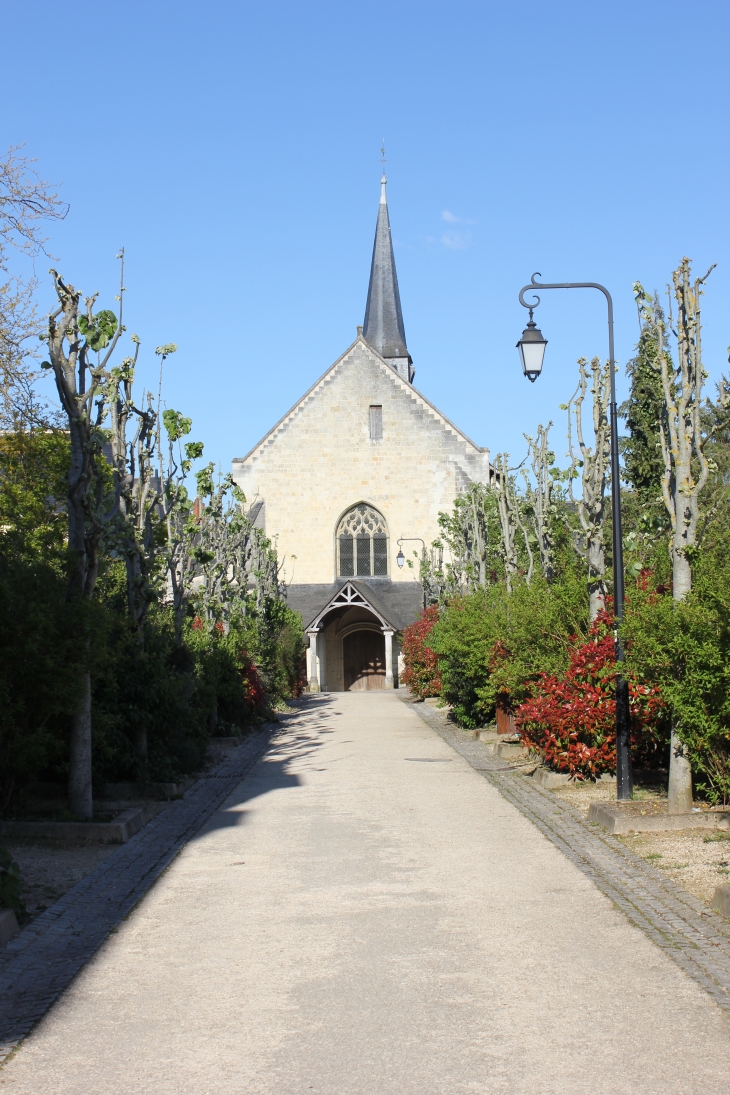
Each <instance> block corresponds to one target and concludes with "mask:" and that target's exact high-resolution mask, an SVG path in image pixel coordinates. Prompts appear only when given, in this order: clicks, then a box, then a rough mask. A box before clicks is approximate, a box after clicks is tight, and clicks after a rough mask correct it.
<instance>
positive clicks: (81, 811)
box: [44, 270, 123, 817]
mask: <svg viewBox="0 0 730 1095" xmlns="http://www.w3.org/2000/svg"><path fill="white" fill-rule="evenodd" d="M51 273H52V274H53V280H54V286H55V289H56V295H57V298H58V307H57V309H56V310H55V311H54V312H52V313H51V314H50V316H49V317H48V328H47V331H46V334H45V336H44V341H45V342H46V344H47V346H48V353H49V356H50V359H51V360H50V362H44V367H46V368H49V369H53V374H54V377H55V381H56V388H57V390H58V396H59V399H60V402H61V407H62V408H63V411H64V412H65V415H66V419H67V423H68V433H69V442H70V449H71V466H70V468H69V472H68V489H67V494H66V506H67V519H68V558H69V568H68V590H67V598H68V600H69V602H71V603H77V604H80V603H83V602H88V601H90V600H91V598H92V596H93V593H94V589H95V586H96V580H97V577H98V573H99V547H100V543H101V537H102V533H103V531H104V527H105V525H106V524H107V523H108V522H109V521H110V520H112V519H113V518H114V517H115V516H116V507H112V509H111V510H109V509H108V508H107V506H106V501H107V499H106V494H107V484H106V482H105V475H104V469H103V464H104V457H103V455H102V449H103V445H104V441H105V437H104V433H103V431H102V423H103V420H104V417H105V413H106V396H105V388H106V385H107V383H108V372H107V370H108V366H109V361H110V359H111V356H112V354H113V352H114V350H115V348H116V345H117V342H118V341H119V337H120V335H121V332H122V330H123V327H121V325H120V324H118V323H117V318H116V316H115V315H114V313H113V312H111V311H109V310H102V311H101V312H97V313H94V311H93V308H94V304H95V303H96V296H93V297H89V298H87V300H86V308H85V310H82V309H81V306H80V305H81V294H80V293H79V292H77V290H76V289H74V287H73V286H72V285H67V284H66V283H65V282H64V281H63V279H62V278H61V277H60V276H59V274H58V273H57V272H56V271H55V270H52V271H51ZM121 295H122V294H121V293H120V296H121ZM120 318H121V301H120ZM78 638H79V644H80V646H81V647H84V648H85V649H87V650H88V645H89V634H88V631H87V630H86V629H85V628H83V627H82V631H81V633H80V634H79V637H78ZM79 692H80V695H81V701H80V704H79V709H78V711H77V713H76V715H75V717H74V719H73V721H72V727H71V739H70V762H69V782H68V795H69V807H70V809H71V810H72V811H73V812H74V813H75V814H78V815H79V816H80V817H91V816H92V812H93V809H92V795H91V672H90V670H89V668H88V663H87V668H86V669H84V670H83V673H82V679H81V680H80V681H79Z"/></svg>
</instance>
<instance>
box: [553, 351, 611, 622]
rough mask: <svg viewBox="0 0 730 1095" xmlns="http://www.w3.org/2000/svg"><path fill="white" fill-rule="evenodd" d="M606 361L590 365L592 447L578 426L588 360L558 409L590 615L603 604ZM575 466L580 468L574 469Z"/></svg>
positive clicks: (608, 438)
mask: <svg viewBox="0 0 730 1095" xmlns="http://www.w3.org/2000/svg"><path fill="white" fill-rule="evenodd" d="M609 369H610V365H609V362H605V363H604V364H601V362H600V360H599V358H597V357H594V358H593V360H592V361H591V364H590V371H591V376H590V395H591V397H592V407H591V411H592V423H593V435H594V444H593V446H592V447H591V446H590V445H588V444H587V442H586V440H585V434H584V430H583V404H584V402H585V399H586V393H587V392H588V391H589V388H588V382H589V376H588V362H587V361H586V359H585V358H584V357H582V358H580V359H579V361H578V370H579V373H578V376H579V379H578V387H577V388H576V390H575V392H574V393H573V395H572V396H571V398H570V400H569V401H568V403H567V404H564V405H563V409H564V410H567V412H568V456H569V458H570V470H569V472H568V494H569V497H570V500H571V502H573V503H574V505H575V506H576V509H577V512H578V519H579V521H580V526H581V530H582V536H580V537H579V540H578V542H577V543H576V547H577V548H578V551H579V554H580V555H581V556H582V557H583V558H584V559H585V561H586V564H587V567H588V593H589V597H590V616H591V620H595V619H596V617H597V616H598V614H599V612H602V611H603V609H604V608H605V605H606V579H605V576H606V556H605V540H604V537H605V524H606V505H605V497H606V478H607V473H608V468H609V462H610V457H611V430H610V426H609V421H608V405H609V400H610V391H611V374H610V372H609ZM574 416H575V434H576V439H577V443H578V452H579V455H578V454H576V452H575V450H574V448H573V417H574ZM578 469H580V472H579V471H578ZM579 475H580V479H581V487H582V491H581V496H580V498H576V497H575V495H574V493H573V481H574V479H576V478H578V476H579Z"/></svg>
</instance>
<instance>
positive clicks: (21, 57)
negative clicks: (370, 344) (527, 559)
mask: <svg viewBox="0 0 730 1095" xmlns="http://www.w3.org/2000/svg"><path fill="white" fill-rule="evenodd" d="M3 29H4V37H5V40H6V43H7V42H12V43H14V48H13V49H12V50H6V53H5V56H4V65H3V69H2V71H1V72H0V81H1V82H2V97H1V99H0V102H2V104H3V106H2V108H1V113H0V118H1V125H0V130H1V132H0V143H2V144H3V145H4V146H7V145H9V144H20V143H22V142H25V144H26V151H27V153H28V154H29V155H32V156H35V157H37V159H38V161H39V164H38V166H39V170H40V172H41V173H42V174H43V175H44V176H45V177H47V178H50V179H52V180H53V181H54V182H58V183H59V184H61V187H60V192H61V194H62V196H63V197H64V198H65V199H66V200H67V201H68V202H70V205H71V211H70V213H69V216H68V218H67V219H66V221H65V222H64V223H63V224H60V225H58V226H55V227H54V230H53V233H52V240H51V247H52V250H53V252H54V254H55V255H56V256H58V258H59V264H58V265H59V269H60V270H61V271H62V272H63V273H64V274H65V276H66V277H67V278H68V279H70V280H71V281H72V282H73V283H74V284H75V285H76V286H77V287H80V288H82V289H83V290H84V292H93V291H96V290H100V292H101V298H100V299H101V300H103V301H105V302H106V303H107V304H109V303H111V302H112V301H113V296H114V293H115V291H116V288H115V285H116V278H117V270H116V263H115V255H116V253H117V251H118V249H119V247H120V246H122V245H123V246H124V247H125V249H126V255H127V285H128V292H127V294H126V303H125V308H126V316H125V319H126V322H127V326H128V330H129V332H130V333H131V332H132V331H137V332H138V333H139V335H140V337H141V338H142V342H143V361H145V362H146V363H145V364H144V365H143V368H142V369H141V371H140V377H141V379H142V380H143V381H144V382H147V383H149V382H151V381H152V377H153V374H154V363H153V350H154V347H155V346H156V345H159V344H160V343H164V342H169V341H175V342H177V343H178V345H179V351H178V353H177V354H176V355H175V357H174V358H172V359H171V363H170V367H169V370H168V374H167V380H166V385H165V400H166V402H167V404H168V405H170V406H174V407H176V408H177V409H179V410H182V411H184V412H185V413H186V414H189V415H192V417H193V419H194V431H193V432H194V436H195V437H196V438H198V439H200V440H203V441H204V442H205V445H206V455H207V456H208V457H209V458H211V459H214V460H216V461H217V462H219V463H220V464H221V465H222V466H223V467H224V468H225V469H228V467H229V466H230V461H231V459H232V458H233V457H234V456H241V455H243V454H244V453H246V452H247V451H248V450H249V449H250V448H251V446H252V445H253V444H254V443H255V442H256V441H257V440H258V439H259V437H261V436H262V435H263V434H264V433H265V432H266V431H267V429H268V428H269V427H270V426H272V425H273V424H274V422H275V421H276V420H277V419H278V418H279V417H280V416H281V415H282V414H283V413H284V412H285V411H286V410H287V409H288V408H289V407H290V406H291V404H293V403H294V402H295V401H296V399H297V398H298V397H299V396H300V395H301V394H303V392H304V391H305V390H306V389H307V388H308V387H309V386H310V385H311V384H312V383H313V381H314V380H315V379H316V378H317V377H318V376H319V375H320V374H321V373H322V372H324V370H325V369H326V368H327V367H328V366H329V365H330V364H331V363H332V361H334V360H335V359H336V358H337V357H338V356H339V354H340V353H342V352H343V351H344V350H345V349H346V348H347V346H348V345H349V344H350V342H351V341H352V339H353V338H354V335H355V327H356V325H357V324H358V323H362V321H363V314H364V310H365V298H366V293H367V283H368V274H369V264H370V255H371V250H372V240H373V233H374V229H375V218H376V212H377V202H378V195H379V186H378V180H379V176H380V164H379V152H378V149H379V145H380V141H381V138H383V137H384V138H385V141H386V148H387V158H388V163H387V173H388V179H389V186H388V191H389V203H390V215H391V223H392V228H393V237H394V246H395V254H396V262H397V266H398V276H399V281H400V287H401V296H402V302H403V312H404V318H405V325H406V334H407V337H408V345H409V348H410V351H411V354H412V356H413V359H414V363H415V365H416V368H417V375H416V385H417V387H419V388H420V389H421V390H422V391H423V392H424V394H425V395H426V396H427V397H428V398H429V399H431V400H432V401H433V402H434V403H436V405H437V406H439V407H440V408H441V409H442V410H443V411H444V413H445V414H447V415H448V416H449V417H450V418H452V419H453V420H454V421H455V422H456V423H457V424H458V425H459V426H461V427H462V429H464V430H465V432H466V433H468V434H469V435H470V436H471V437H472V438H473V439H474V440H475V441H476V442H477V443H478V444H481V445H488V446H489V447H490V449H491V450H492V452H493V453H496V452H498V451H503V450H507V451H509V452H510V453H512V454H513V455H514V456H520V457H521V455H522V453H523V450H524V441H523V439H522V433H523V431H527V432H532V431H533V430H534V428H535V426H536V425H537V423H538V422H545V421H547V420H548V419H549V418H553V419H554V420H555V422H556V430H555V447H556V450H557V451H558V453H559V455H560V456H562V452H563V450H564V446H563V445H562V443H561V437H562V435H563V433H564V428H563V417H564V416H563V415H562V414H561V412H560V411H559V409H558V407H559V404H560V403H561V402H564V401H565V399H566V398H567V396H568V395H569V394H570V393H571V392H572V390H573V387H574V382H575V365H574V362H575V359H576V358H577V357H579V356H581V355H585V356H592V355H593V354H595V353H598V354H605V353H606V348H607V346H606V333H605V306H604V304H603V301H602V298H601V296H600V295H599V294H598V293H590V292H581V293H579V292H573V293H550V294H545V296H544V298H543V303H542V305H541V306H540V309H539V311H538V313H537V318H538V319H539V323H540V326H541V328H542V330H543V333H544V334H545V336H546V337H547V338H548V340H549V346H548V350H547V356H546V363H545V371H544V374H543V376H542V377H541V378H540V380H539V381H538V382H537V383H536V384H535V385H530V384H529V383H528V382H527V381H526V380H525V379H524V378H523V377H522V375H521V372H520V369H519V364H518V360H517V353H516V350H515V343H516V341H517V339H518V337H519V335H520V332H521V331H522V328H523V326H524V323H525V318H526V313H525V311H524V309H523V308H521V307H520V305H519V303H518V300H517V294H518V291H519V289H520V287H521V286H522V285H523V284H524V283H525V282H527V281H529V278H530V275H531V274H532V273H533V271H537V270H539V271H541V273H542V275H543V278H544V279H545V280H551V281H552V280H554V281H563V280H570V281H573V280H576V281H582V280H591V281H594V280H595V281H601V282H603V283H604V284H606V285H607V286H608V287H609V289H610V290H611V292H612V293H613V295H614V299H615V306H616V349H617V357H618V359H619V361H620V362H621V363H622V364H623V363H625V362H626V360H627V358H628V357H630V356H631V352H632V347H633V345H634V343H635V340H636V335H637V321H636V314H635V309H634V305H633V299H632V294H631V284H632V282H633V281H634V279H636V278H639V279H641V280H642V281H643V283H644V284H645V286H646V287H647V288H654V287H656V288H659V289H662V288H663V286H664V285H665V283H666V282H667V281H668V280H669V275H670V272H671V270H672V269H673V267H674V266H676V265H677V263H678V261H679V260H680V259H681V257H682V256H683V255H685V254H687V255H689V256H690V257H692V259H693V260H694V264H695V270H696V272H697V273H704V271H705V270H706V268H707V267H708V266H709V265H710V264H711V263H712V262H717V263H718V268H717V269H716V270H715V271H714V273H713V274H712V276H711V279H710V282H709V284H708V287H707V293H706V297H705V302H704V313H703V314H704V345H705V362H706V366H707V368H708V371H709V372H710V375H711V378H716V377H717V376H718V375H719V373H720V372H721V371H722V370H723V369H724V368H725V367H726V359H727V351H726V347H727V345H728V343H730V316H729V310H728V298H729V295H730V254H729V253H728V252H729V250H730V249H729V247H728V242H729V240H728V178H729V177H730V172H729V170H728V168H729V166H730V164H729V163H728V160H729V157H728V135H729V134H730V127H729V126H728V103H730V86H729V85H730V66H729V65H728V63H727V57H728V47H729V46H730V33H729V31H730V7H728V5H727V4H726V3H725V2H720V0H717V2H715V0H711V2H705V0H695V2H694V3H693V4H691V5H690V4H686V3H682V4H680V3H678V2H676V0H665V2H662V3H659V2H658V0H654V2H645V0H643V2H642V0H630V2H625V0H617V2H614V3H611V4H607V3H600V4H599V3H595V2H594V3H586V2H583V3H573V2H565V0H552V2H550V3H545V2H544V0H543V2H542V3H536V2H533V0H527V2H525V3H521V4H508V5H505V4H503V3H500V4H497V3H493V2H483V3H470V2H461V0H456V2H453V3H450V4H443V3H442V4H434V3H428V2H423V0H419V2H411V0H408V2H404V0H392V2H390V3H383V2H381V0H372V2H370V3H368V4H363V3H360V2H350V3H342V2H339V3H329V2H324V3H323V2H317V0H313V2H312V0H310V2H309V3H306V4H305V3H298V4H296V3H290V2H285V3H282V2H278V3H277V2H276V0H273V2H272V0H269V2H268V3H266V4H253V3H245V2H243V3H225V2H221V0H209V2H207V3H205V4H202V3H201V4H194V3H189V2H185V0H176V2H174V3H171V2H168V0H153V2H149V0H148V2H147V3H139V2H137V0H127V2H126V3H124V4H112V3H107V2H106V0H96V2H94V3H81V2H75V0H69V2H68V3H66V4H64V5H58V4H57V3H45V2H43V3H37V2H34V0H24V3H23V4H14V5H10V4H6V5H4V8H3ZM46 267H47V263H45V262H40V263H38V273H39V274H40V275H41V276H42V277H43V278H44V279H45V276H46V275H45V271H46ZM42 303H43V304H44V306H45V305H50V304H51V303H52V296H51V287H50V282H47V283H46V286H45V288H44V290H43V295H42ZM145 353H146V355H147V356H146V358H145ZM348 443H349V442H348V438H346V437H343V439H342V444H343V452H345V451H346V450H347V446H348ZM302 474H303V475H306V468H302Z"/></svg>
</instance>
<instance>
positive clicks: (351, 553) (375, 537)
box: [337, 502, 388, 578]
mask: <svg viewBox="0 0 730 1095" xmlns="http://www.w3.org/2000/svg"><path fill="white" fill-rule="evenodd" d="M337 573H338V574H339V575H340V577H342V578H355V577H357V578H370V577H376V578H377V577H386V576H387V574H388V529H387V526H386V524H385V519H384V517H383V516H382V514H380V513H378V511H377V510H376V509H373V507H372V506H367V505H365V503H364V502H361V503H360V504H359V505H357V506H353V507H352V509H351V510H349V511H348V512H347V513H346V514H345V516H344V517H343V518H342V520H341V521H340V523H339V525H338V527H337Z"/></svg>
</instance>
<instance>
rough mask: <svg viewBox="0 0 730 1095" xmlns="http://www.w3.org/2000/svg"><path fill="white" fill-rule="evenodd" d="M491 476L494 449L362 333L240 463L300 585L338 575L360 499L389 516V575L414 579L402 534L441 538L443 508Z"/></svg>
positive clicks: (240, 474)
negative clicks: (373, 419)
mask: <svg viewBox="0 0 730 1095" xmlns="http://www.w3.org/2000/svg"><path fill="white" fill-rule="evenodd" d="M373 405H375V406H378V405H379V406H382V408H383V437H382V439H380V440H371V439H370V436H369V423H370V413H369V411H370V407H371V406H373ZM488 476H489V453H488V451H487V450H486V449H479V448H478V447H477V446H476V445H474V444H473V443H472V442H471V441H470V440H469V439H468V438H467V437H465V435H464V434H462V433H460V431H459V430H458V429H457V428H456V427H455V426H453V425H452V424H451V423H450V422H448V420H447V419H445V418H444V417H443V416H442V415H441V414H440V413H439V411H438V410H436V408H435V407H433V406H431V404H429V403H428V401H427V400H426V399H424V398H423V396H421V395H420V394H419V393H418V392H417V391H416V390H415V389H414V388H413V387H412V386H411V385H410V384H409V383H408V382H407V381H405V380H403V379H402V378H401V377H400V376H398V374H397V373H396V372H395V370H394V369H393V368H392V367H391V366H390V365H388V364H386V363H385V362H384V361H383V359H382V358H381V357H379V356H378V354H377V353H375V351H373V350H372V349H371V348H370V347H369V346H368V345H367V343H366V342H365V341H364V340H363V339H362V338H361V337H358V339H357V340H356V342H355V343H354V344H353V346H351V347H350V349H349V350H348V351H347V352H346V353H345V354H344V355H343V356H342V358H340V359H339V361H337V362H336V363H335V364H334V365H333V366H332V368H331V369H329V370H328V371H327V373H325V375H324V376H323V377H322V378H321V379H320V380H319V381H318V382H317V383H316V384H315V385H314V387H313V388H311V389H310V391H309V392H308V393H307V394H306V395H305V396H304V397H303V399H301V400H300V402H299V403H298V404H297V405H296V406H295V407H294V408H293V409H292V410H291V411H290V412H289V413H288V414H287V415H286V416H285V417H284V418H283V419H282V420H281V422H279V423H278V424H277V425H276V426H275V427H274V429H273V430H272V431H271V432H270V433H269V434H268V435H267V436H266V437H265V438H264V439H263V441H261V442H260V443H259V444H258V445H257V446H256V447H255V448H254V449H253V450H252V451H251V452H250V453H249V454H248V456H246V457H244V458H242V459H240V460H234V462H233V477H234V479H235V480H236V482H237V483H238V484H239V486H240V487H241V488H242V489H243V491H244V493H245V494H246V497H247V499H248V501H249V503H253V502H255V501H261V502H263V503H264V508H263V509H262V511H261V512H262V513H265V528H266V532H267V534H268V535H269V536H271V537H274V538H276V543H277V549H278V553H279V558H280V560H282V559H283V560H284V576H285V580H286V581H287V582H291V581H292V580H293V581H294V582H295V583H296V584H300V583H306V584H309V583H323V582H332V581H333V580H334V578H335V577H336V543H335V531H336V528H337V525H338V523H339V520H340V518H341V517H342V515H343V513H344V512H345V511H346V510H348V509H349V508H350V507H351V506H353V505H355V504H357V503H358V502H367V503H368V504H370V505H371V506H374V507H375V508H376V509H378V510H379V511H380V512H381V513H382V514H383V516H384V518H385V520H386V522H387V525H388V533H389V542H388V552H389V555H388V572H389V575H390V577H391V578H392V579H393V580H394V581H404V582H412V581H413V579H414V577H416V576H417V571H414V570H411V569H409V568H408V567H404V568H403V570H399V569H398V567H397V565H396V555H397V552H398V546H397V539H398V537H401V536H402V537H420V538H421V539H422V540H423V541H424V542H425V543H426V544H430V543H431V541H432V540H434V539H435V538H436V537H437V536H438V534H439V528H438V514H439V512H440V511H443V510H449V509H450V508H451V506H452V504H453V501H454V498H455V496H456V494H457V492H458V491H459V490H463V489H464V487H465V486H467V485H468V483H469V482H472V481H480V482H486V481H487V479H488ZM403 550H404V552H405V554H406V557H407V558H411V559H412V558H413V556H412V554H411V553H412V552H413V551H414V550H416V551H419V552H420V544H418V543H417V542H415V541H414V542H406V543H405V544H404V545H403ZM294 556H296V559H294V558H293V557H294Z"/></svg>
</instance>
